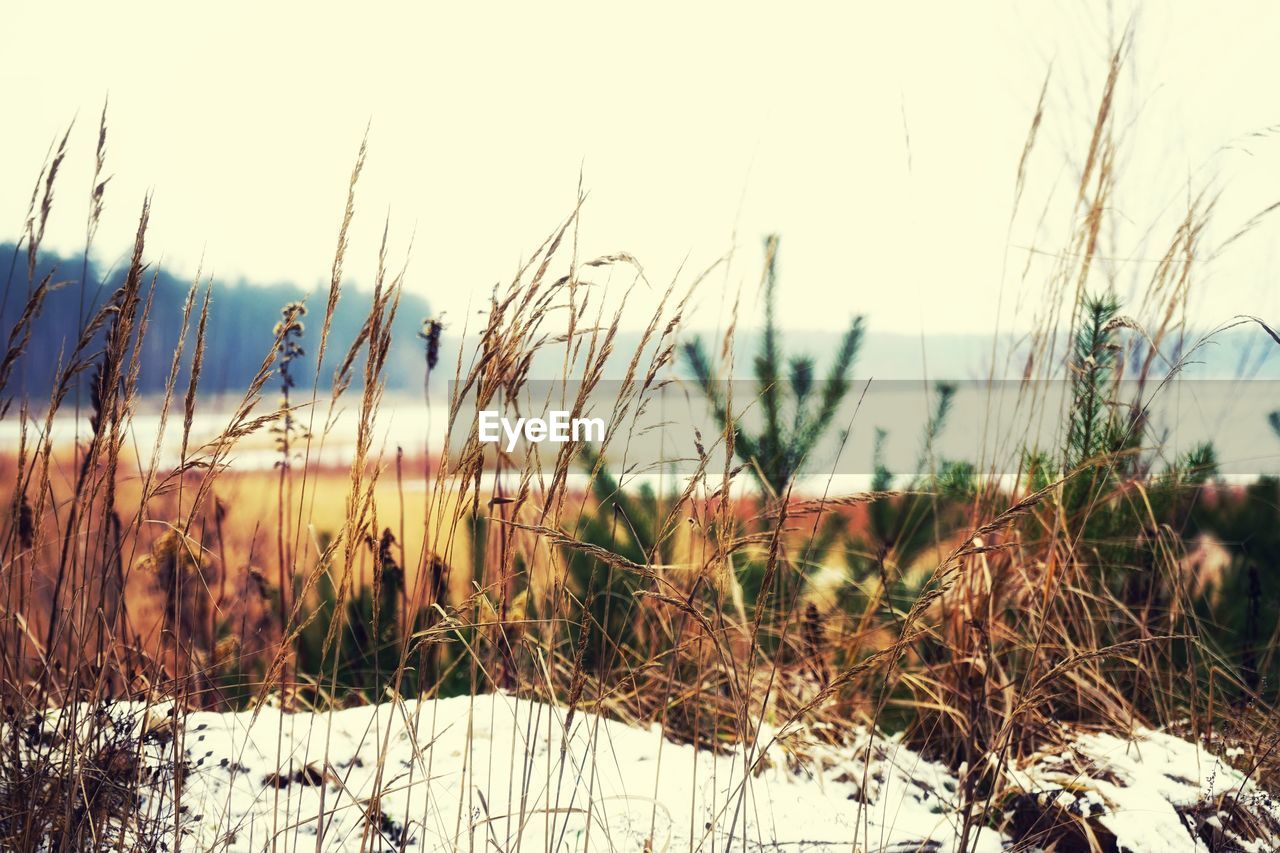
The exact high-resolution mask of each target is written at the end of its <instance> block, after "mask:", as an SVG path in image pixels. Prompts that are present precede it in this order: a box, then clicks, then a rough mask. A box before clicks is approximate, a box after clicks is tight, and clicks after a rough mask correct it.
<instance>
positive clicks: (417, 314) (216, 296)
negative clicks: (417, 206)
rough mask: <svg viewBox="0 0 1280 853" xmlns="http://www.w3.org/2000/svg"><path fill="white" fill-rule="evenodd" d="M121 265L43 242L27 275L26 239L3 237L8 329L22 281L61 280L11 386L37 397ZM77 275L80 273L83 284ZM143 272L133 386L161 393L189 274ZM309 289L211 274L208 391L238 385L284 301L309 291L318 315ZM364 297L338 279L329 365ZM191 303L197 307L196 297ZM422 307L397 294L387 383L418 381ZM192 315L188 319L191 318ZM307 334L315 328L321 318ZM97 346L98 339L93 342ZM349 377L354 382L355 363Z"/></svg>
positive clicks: (344, 344)
mask: <svg viewBox="0 0 1280 853" xmlns="http://www.w3.org/2000/svg"><path fill="white" fill-rule="evenodd" d="M124 274H125V270H124V267H123V265H122V266H120V267H113V268H108V269H104V268H103V267H102V266H101V265H100V264H99V263H97V262H95V261H94V260H93V259H92V258H91V259H90V260H89V263H88V265H87V266H86V265H85V261H84V258H83V257H80V256H75V257H63V256H59V255H57V254H54V253H50V252H41V253H40V254H39V256H38V257H37V258H36V264H35V273H34V275H30V276H29V275H28V258H27V254H26V248H25V246H23V247H16V246H15V245H14V243H12V242H7V243H0V276H2V277H3V281H4V288H3V295H2V296H0V323H2V324H3V325H2V326H0V328H2V329H3V334H4V335H6V336H7V335H9V334H10V332H11V330H13V329H14V327H15V326H16V324H17V323H18V320H19V319H20V317H21V314H22V310H23V307H24V305H25V304H26V302H27V292H28V290H29V288H34V287H36V286H38V285H39V284H40V282H42V281H44V280H45V279H46V278H49V279H50V281H51V283H53V284H54V285H59V284H60V286H58V287H57V289H56V290H54V291H53V292H51V293H50V294H49V296H48V298H47V299H46V300H45V303H44V306H43V309H42V311H41V313H40V316H39V317H37V318H36V319H35V321H34V322H33V324H32V327H31V340H30V342H29V343H28V344H27V347H26V350H27V356H26V357H25V358H24V359H23V360H22V364H21V365H20V366H19V369H18V370H17V371H15V373H16V375H15V376H14V377H13V379H12V380H11V384H12V387H13V390H14V391H19V390H20V391H21V393H20V394H19V395H18V396H25V395H30V396H31V397H33V398H37V399H38V398H39V397H41V396H42V395H45V394H47V393H48V391H49V389H50V388H51V387H52V385H53V377H54V375H55V374H56V372H57V370H58V365H59V363H60V362H62V361H64V360H65V358H66V354H67V353H68V352H69V351H70V349H71V348H72V347H73V346H74V345H75V341H76V338H77V336H78V335H79V333H80V330H81V329H82V328H83V326H84V320H85V318H87V317H89V316H91V315H92V313H93V311H94V310H95V309H97V308H98V307H100V306H101V305H102V304H103V303H104V302H105V301H106V300H108V299H110V297H111V294H112V292H113V291H114V290H115V289H116V288H117V287H119V285H120V283H121V281H122V280H123V277H124ZM82 281H83V282H85V284H84V285H83V286H82V285H81V282H82ZM146 282H147V286H148V287H149V288H150V286H151V285H152V284H154V297H153V303H152V308H151V318H150V321H149V328H148V330H147V334H146V335H145V336H144V338H143V342H142V346H143V353H142V356H143V357H142V359H141V364H142V373H141V375H140V376H139V378H138V390H139V391H140V392H142V393H143V394H158V393H161V392H163V390H164V382H165V378H166V376H167V375H168V372H169V368H170V363H171V361H172V359H173V352H174V349H175V348H176V347H177V340H178V335H179V333H180V331H181V328H182V323H181V320H182V310H183V306H184V304H185V303H186V299H187V293H188V292H189V291H190V288H191V281H190V280H189V279H183V278H178V277H177V276H175V275H173V274H172V273H170V272H168V271H166V270H164V269H163V268H159V267H155V268H152V269H151V270H148V275H147V279H146ZM206 286H207V282H202V283H201V292H200V298H201V299H202V298H203V295H204V288H205V287H206ZM308 297H309V292H308V291H307V290H304V289H303V288H301V287H299V286H297V285H294V284H284V283H278V284H260V283H255V282H249V281H245V280H243V279H242V280H240V281H236V282H234V283H231V282H223V281H220V280H217V279H216V278H215V280H214V283H213V299H212V301H211V302H210V307H209V327H208V334H207V338H206V340H207V345H206V351H205V356H204V370H203V373H202V375H201V379H200V388H201V391H202V392H204V393H206V394H219V393H223V392H228V391H237V392H239V391H243V389H244V388H245V386H246V385H247V384H248V382H249V381H250V380H251V379H252V378H253V375H254V373H255V372H256V371H257V370H258V368H259V367H260V366H261V365H262V360H263V358H265V357H266V355H267V353H268V351H269V350H270V349H271V347H272V344H273V341H274V338H273V336H272V329H273V328H274V326H275V324H276V322H277V321H278V320H279V319H280V311H281V309H282V308H283V307H284V306H285V305H287V304H289V303H290V302H294V301H296V300H300V299H301V300H307V303H308V306H309V307H310V308H312V309H314V310H315V311H316V312H317V317H322V316H323V314H324V307H325V306H324V302H325V299H326V298H327V294H320V296H319V297H318V298H317V299H316V300H314V302H313V301H312V300H310V299H309V298H308ZM371 299H372V293H371V292H370V291H369V290H367V289H361V288H359V287H345V288H344V289H343V292H342V298H341V299H340V300H339V301H338V306H337V309H336V311H335V313H334V316H333V328H332V331H331V332H330V338H329V348H328V354H326V356H325V361H326V362H327V363H329V364H330V365H332V364H336V362H337V360H338V359H340V358H341V357H342V355H343V354H344V353H345V352H346V351H347V349H348V348H349V347H350V346H351V343H352V341H354V340H355V338H356V335H357V334H358V332H359V330H360V326H361V325H362V324H363V323H364V320H365V318H366V317H367V316H368V314H369V306H370V301H371ZM195 312H196V313H198V312H199V299H198V300H197V303H196V308H195ZM428 313H429V309H428V306H427V303H426V301H425V300H424V299H422V298H421V297H419V296H415V295H413V294H410V293H404V294H402V296H401V298H400V307H399V311H398V313H397V314H396V318H395V322H394V325H393V329H394V333H393V336H392V343H391V353H390V356H389V358H388V363H387V385H388V387H389V388H392V389H394V390H404V391H415V390H416V391H421V389H422V376H423V357H424V356H423V350H422V341H421V340H420V339H419V338H418V336H417V332H418V331H419V330H420V329H421V328H422V321H423V319H424V318H426V317H427V315H428ZM197 319H198V318H193V320H192V327H193V328H194V326H195V323H196V320H197ZM317 322H319V321H318V320H317ZM314 334H315V335H316V336H317V337H318V334H319V329H318V328H317V329H316V330H315V332H314ZM311 338H312V332H311V330H310V329H308V330H307V332H306V333H304V336H303V338H302V346H303V348H304V349H305V348H307V346H308V344H309V343H310V341H311ZM97 346H98V345H97V344H96V343H95V345H94V347H93V348H94V349H96V348H97ZM192 349H193V348H192V347H190V346H188V347H187V352H186V353H185V355H184V359H185V360H186V361H188V362H189V361H190V359H191V352H192ZM327 369H328V368H326V371H327ZM295 370H296V375H295V379H296V381H297V382H298V383H299V384H303V385H309V384H311V381H312V379H313V372H314V360H313V359H300V360H299V361H298V362H297V366H296V368H295ZM355 379H356V383H357V384H358V383H359V381H360V377H359V372H358V371H357V376H356V377H355ZM89 380H90V376H89V374H88V373H83V374H82V375H81V377H80V381H81V383H83V384H84V386H85V387H87V383H88V382H89ZM328 381H329V377H328V376H322V377H321V386H322V387H323V386H324V385H325V384H326V383H327V382H328Z"/></svg>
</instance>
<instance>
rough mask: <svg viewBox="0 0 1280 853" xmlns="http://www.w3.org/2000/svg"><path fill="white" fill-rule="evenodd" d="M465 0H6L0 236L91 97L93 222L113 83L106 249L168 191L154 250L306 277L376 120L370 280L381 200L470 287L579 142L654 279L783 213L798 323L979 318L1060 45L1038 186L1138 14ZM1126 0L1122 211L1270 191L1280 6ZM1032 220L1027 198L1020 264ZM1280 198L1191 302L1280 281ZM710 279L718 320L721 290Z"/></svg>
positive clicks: (67, 219)
mask: <svg viewBox="0 0 1280 853" xmlns="http://www.w3.org/2000/svg"><path fill="white" fill-rule="evenodd" d="M449 5H450V8H449V9H448V10H445V9H444V8H438V9H432V10H426V9H425V8H424V7H419V6H417V5H416V4H415V6H413V7H410V6H408V5H403V6H400V5H379V4H360V5H359V6H357V5H347V6H345V7H343V8H342V9H341V11H336V10H335V11H321V10H322V9H329V8H332V7H327V6H322V5H313V4H267V3H256V4H252V5H249V4H246V5H238V4H234V3H224V4H215V5H211V6H204V5H202V6H195V5H189V4H157V5H155V6H150V7H145V6H143V5H142V4H130V9H131V11H129V12H124V11H121V8H119V7H116V8H111V7H109V6H108V4H92V5H90V4H86V5H67V4H57V3H47V2H41V3H27V4H22V5H21V6H19V7H18V8H9V9H7V10H6V12H5V27H4V32H3V34H2V35H0V40H2V41H0V85H2V86H3V91H4V93H5V100H6V107H7V109H6V111H5V112H6V119H7V120H6V122H5V127H4V130H3V138H4V156H3V157H0V198H2V199H3V201H4V205H3V209H0V223H8V224H6V225H3V226H2V227H0V239H7V238H12V237H14V236H16V235H17V233H18V232H19V229H20V227H21V224H22V219H23V215H24V213H25V210H26V206H27V200H28V198H29V197H30V193H31V186H32V182H33V181H34V179H35V177H36V175H37V172H38V170H39V167H40V165H41V162H42V161H43V159H44V157H45V155H46V152H47V150H48V148H49V146H50V143H51V141H52V140H54V139H55V138H56V137H57V136H58V135H59V133H60V130H61V128H63V127H64V126H65V125H66V123H67V122H68V121H69V120H70V119H71V118H72V117H73V116H76V115H77V114H78V118H77V124H76V129H75V132H74V134H73V142H72V157H71V158H70V160H69V162H68V164H67V166H66V169H65V172H64V174H63V176H62V179H61V181H60V184H59V186H58V191H57V198H56V207H55V213H54V215H53V219H52V222H51V224H50V229H51V230H50V234H49V237H48V240H47V244H48V245H50V246H51V247H54V248H57V249H60V250H63V251H73V252H76V251H79V250H80V248H81V246H82V239H83V230H84V217H85V211H86V199H85V196H86V190H87V188H88V184H89V182H90V180H89V178H90V168H91V159H92V150H93V145H94V139H95V135H96V131H97V118H98V113H99V111H100V109H101V106H102V100H103V97H104V95H106V94H107V93H110V112H109V126H110V130H109V133H110V137H109V151H108V171H109V172H110V173H111V174H112V175H113V176H114V177H113V180H112V182H111V183H110V185H109V188H108V193H107V202H106V203H107V214H106V220H105V221H104V224H103V226H102V228H101V230H100V232H99V235H98V239H97V246H98V247H99V249H100V252H99V254H100V257H101V258H102V259H103V260H107V261H112V260H115V259H116V258H118V257H119V255H120V254H121V253H123V252H124V251H125V250H126V247H127V246H128V244H129V240H130V237H131V234H132V231H133V228H134V225H135V219H136V211H137V208H138V206H139V203H140V201H141V198H142V195H143V193H144V192H145V191H146V190H147V189H152V190H154V193H155V201H154V210H153V220H152V221H153V225H152V229H151V237H150V240H149V247H150V249H151V254H152V257H153V258H162V259H163V262H164V263H165V264H166V265H167V266H168V267H169V268H171V269H173V270H175V271H177V272H180V273H183V274H190V273H191V272H194V270H195V267H196V264H197V262H198V261H199V259H200V258H201V257H202V256H203V257H204V258H205V268H206V271H210V270H211V271H212V272H214V273H215V274H216V276H217V277H218V279H220V280H228V279H234V278H237V277H239V276H241V275H243V276H246V277H248V278H251V279H254V280H259V281H275V280H290V281H295V282H298V283H300V284H303V285H306V286H310V285H313V284H315V283H316V282H317V281H319V280H320V279H322V278H324V277H325V276H327V270H328V267H329V264H330V262H331V259H332V252H333V242H334V235H335V233H336V229H337V224H338V221H339V218H340V216H341V209H342V204H343V200H344V197H345V192H346V180H347V175H348V173H349V170H350V167H351V163H352V161H353V158H354V155H355V152H356V149H357V147H358V144H359V141H360V137H361V135H362V133H363V132H364V128H365V124H366V122H369V121H371V122H372V130H371V133H370V154H369V161H368V166H367V169H366V173H365V176H364V178H363V180H362V182H361V188H360V194H359V196H358V202H357V203H358V212H357V222H356V232H355V239H354V241H353V245H352V251H351V254H350V255H349V257H348V263H347V269H348V273H349V275H350V276H351V278H352V279H354V280H355V281H357V282H364V283H367V282H369V280H370V279H371V277H372V270H373V264H374V259H375V253H376V248H377V247H376V243H377V239H378V237H379V236H380V233H381V228H382V223H383V217H384V215H385V214H386V213H387V212H388V211H389V212H390V216H391V222H392V235H393V241H394V245H395V246H397V247H400V246H403V245H404V243H405V242H406V241H407V239H408V237H409V235H410V233H411V232H413V231H415V230H416V234H417V237H416V244H415V249H414V253H413V262H412V265H411V276H410V280H409V283H408V286H409V287H410V288H411V289H413V290H415V291H417V292H420V293H422V294H423V295H424V296H426V297H427V298H428V299H429V300H431V302H432V304H433V305H434V306H435V307H436V308H437V309H443V310H446V311H448V312H449V314H450V316H451V318H457V317H458V315H460V314H462V313H464V312H465V311H466V310H467V306H468V304H469V302H472V301H473V300H474V301H476V302H478V301H479V300H481V299H482V298H483V296H484V295H485V294H486V293H487V292H488V289H489V287H490V286H491V285H492V284H493V283H494V282H495V281H498V280H499V279H502V280H505V279H507V278H508V277H509V276H510V274H511V273H512V272H513V271H514V269H515V267H516V265H517V263H518V261H519V260H520V259H521V258H522V257H524V256H525V255H527V254H528V253H529V252H530V251H532V250H533V249H534V248H536V246H537V245H538V244H539V243H540V242H541V240H542V238H543V237H544V236H545V235H546V233H547V232H548V231H550V230H551V228H552V227H553V226H554V225H555V223H556V222H557V221H558V220H559V219H561V218H562V217H563V216H564V215H565V214H566V213H567V212H568V211H569V210H570V207H571V204H572V201H573V199H574V194H575V192H576V187H577V181H578V173H579V169H580V168H581V169H583V171H584V174H585V185H586V188H587V189H588V191H589V192H590V199H589V201H588V204H587V207H586V210H585V218H584V222H583V231H582V248H581V254H582V255H583V256H588V255H595V254H600V253H604V252H611V251H617V250H624V251H629V252H631V253H632V254H634V255H635V256H637V257H638V258H639V259H640V260H641V262H642V263H643V264H644V265H645V267H646V269H647V270H648V272H649V275H650V278H651V280H653V281H655V282H659V283H660V282H664V281H665V280H666V279H668V278H669V277H670V276H671V275H672V274H673V273H674V272H675V270H676V269H677V267H678V265H679V264H680V263H681V262H682V261H683V260H684V259H685V258H688V259H689V265H690V267H702V266H705V265H706V264H708V263H709V262H710V261H712V260H713V259H715V258H716V257H719V256H720V255H722V254H724V253H726V252H727V251H729V250H730V248H731V247H732V246H733V245H734V242H735V235H736V241H737V244H738V246H739V247H740V249H739V254H738V256H737V259H736V260H735V263H734V266H733V268H732V270H731V272H730V276H729V281H730V283H736V282H739V281H747V282H750V283H751V284H752V285H753V284H754V281H755V278H756V275H757V269H758V261H759V256H760V252H759V239H760V237H761V236H762V235H763V234H765V233H767V232H769V231H778V232H780V233H781V234H782V236H783V244H782V246H783V250H782V251H783V254H782V258H781V273H782V279H781V281H782V286H783V296H784V298H783V303H784V304H783V306H782V312H781V315H782V319H783V321H784V322H785V323H786V324H788V325H791V326H793V327H822V328H834V327H840V326H843V325H844V324H845V323H846V322H847V319H848V317H849V315H850V314H852V313H855V312H866V313H867V314H869V316H870V320H871V324H872V328H873V329H892V330H898V331H908V332H918V331H924V332H936V331H943V330H960V331H989V330H990V329H992V328H993V326H994V321H993V318H994V309H993V305H994V304H995V300H996V297H997V294H998V292H999V290H1000V286H1001V270H1002V268H1003V265H1004V261H1005V258H1006V249H1007V248H1008V247H1009V245H1010V240H1009V239H1008V237H1007V228H1008V220H1009V214H1010V209H1011V193H1012V185H1013V177H1014V172H1015V169H1016V165H1017V161H1018V156H1019V153H1020V151H1021V148H1022V144H1023V141H1024V138H1025V136H1026V132H1027V128H1028V125H1029V122H1030V119H1031V116H1032V113H1033V110H1034V105H1035V101H1036V97H1037V95H1038V93H1039V90H1040V86H1041V83H1042V81H1043V79H1044V76H1045V73H1046V71H1047V69H1048V68H1049V66H1050V64H1052V65H1053V69H1054V70H1053V76H1052V78H1051V79H1052V83H1051V99H1050V109H1049V114H1048V116H1047V117H1046V126H1045V130H1044V132H1043V135H1042V138H1041V147H1040V148H1039V149H1038V151H1037V155H1036V158H1035V159H1034V160H1033V162H1032V170H1033V174H1034V176H1035V182H1034V183H1033V188H1034V190H1035V193H1036V194H1037V197H1036V199H1033V200H1032V202H1031V204H1030V207H1035V208H1038V207H1039V206H1040V205H1042V204H1043V201H1044V198H1045V197H1046V194H1048V193H1049V192H1051V191H1053V190H1054V189H1055V187H1056V189H1057V192H1059V193H1064V192H1066V191H1065V190H1064V189H1063V188H1064V187H1067V186H1068V185H1069V184H1070V183H1071V182H1072V180H1073V176H1072V174H1071V170H1072V166H1071V163H1072V162H1073V160H1072V159H1071V158H1077V157H1078V156H1079V155H1080V154H1081V152H1082V151H1083V141H1082V139H1081V136H1082V135H1083V134H1085V133H1087V131H1088V130H1089V128H1090V126H1091V124H1092V117H1093V113H1094V111H1095V109H1096V98H1097V94H1098V92H1099V90H1100V81H1101V76H1102V75H1103V74H1104V73H1105V60H1106V56H1107V54H1108V52H1109V46H1108V28H1109V21H1114V22H1115V26H1116V27H1123V25H1124V24H1125V22H1126V21H1127V20H1128V18H1129V15H1130V10H1129V7H1128V6H1126V5H1125V4H1123V3H1120V4H1116V7H1117V8H1116V9H1113V10H1111V11H1108V7H1107V6H1106V5H1104V4H1101V3H1099V4H1095V5H1093V6H1088V5H1086V4H1077V3H1074V2H1060V3H1025V4H1015V3H1006V2H999V3H990V4H953V3H937V4H911V5H908V4H897V3H874V4H871V3H866V4H857V5H855V4H841V5H835V4H833V5H831V6H829V7H825V8H823V9H822V10H821V11H819V10H818V7H817V6H805V8H804V10H801V9H799V8H797V7H798V6H799V4H769V5H743V4H725V5H711V4H692V3H689V4H672V5H663V4H656V5H655V4H644V5H643V7H638V6H637V7H631V8H624V7H623V6H622V5H621V4H581V5H571V4H555V11H551V9H550V7H545V6H543V5H542V4H520V5H516V4H511V5H502V4H449ZM1136 21H1137V26H1136V29H1137V41H1136V50H1135V53H1134V57H1133V61H1132V63H1131V64H1130V66H1129V67H1128V70H1127V73H1126V79H1125V83H1124V101H1123V108H1124V110H1125V117H1126V121H1127V120H1130V119H1131V120H1132V121H1133V122H1134V123H1133V125H1132V128H1131V130H1130V131H1129V133H1130V135H1129V137H1128V141H1129V143H1130V148H1129V149H1128V151H1129V153H1128V159H1127V161H1126V172H1125V175H1126V178H1125V184H1124V187H1123V189H1124V193H1123V194H1122V196H1121V198H1120V199H1119V200H1118V206H1119V207H1120V212H1121V213H1122V215H1123V217H1125V218H1127V221H1130V222H1132V223H1133V225H1134V228H1135V230H1141V228H1143V227H1145V225H1146V224H1147V223H1148V222H1149V221H1150V220H1151V218H1152V216H1154V211H1157V210H1160V209H1164V208H1165V207H1166V205H1168V204H1169V203H1170V202H1171V201H1172V202H1173V203H1174V205H1175V207H1176V205H1177V203H1178V200H1179V199H1181V198H1184V197H1185V196H1186V193H1187V186H1188V182H1189V181H1190V182H1191V184H1192V185H1199V184H1201V183H1203V182H1204V181H1206V180H1213V181H1214V184H1215V186H1217V187H1219V188H1220V189H1222V190H1223V193H1224V195H1223V201H1222V204H1221V206H1220V208H1219V211H1218V223H1219V227H1220V229H1221V233H1222V234H1227V233H1230V232H1232V231H1234V230H1235V229H1236V227H1238V225H1239V224H1240V223H1242V222H1243V221H1244V220H1246V219H1248V218H1249V217H1250V216H1251V215H1252V214H1254V213H1255V212H1257V210H1259V209H1261V208H1262V207H1264V206H1266V205H1267V204H1270V203H1271V202H1273V201H1276V200H1277V199H1280V144H1277V142H1276V141H1272V140H1270V139H1267V138H1256V139H1251V140H1249V144H1248V146H1247V147H1248V150H1243V148H1244V146H1242V145H1241V144H1240V143H1241V139H1242V137H1244V135H1246V134H1248V133H1250V132H1252V131H1257V130H1260V129H1263V128H1265V127H1268V126H1271V125H1277V124H1280V51H1277V50H1276V49H1275V47H1276V45H1277V44H1280V39H1278V38H1277V36H1280V7H1276V6H1274V5H1273V4H1269V3H1256V4H1249V5H1243V4H1221V3H1214V4H1209V3H1204V4H1190V3H1187V4H1177V5H1175V4H1164V3H1153V4H1150V5H1149V6H1146V7H1144V8H1141V9H1139V11H1138V13H1137V18H1136ZM908 132H909V136H910V150H909V153H908V146H907V143H906V138H907V133H908ZM1232 144H1234V147H1231V148H1230V149H1229V150H1225V151H1224V150H1222V148H1223V146H1228V145H1232ZM1175 212H1176V211H1175ZM4 217H7V219H5V218H4ZM1034 218H1035V217H1030V224H1034ZM1029 227H1030V225H1028V226H1026V227H1024V228H1022V230H1021V231H1019V230H1018V229H1015V234H1014V238H1013V240H1012V243H1013V247H1012V249H1011V250H1010V251H1011V254H1010V256H1009V257H1010V258H1012V259H1014V260H1015V261H1016V263H1013V264H1012V266H1013V267H1020V266H1021V264H1022V261H1023V259H1024V258H1023V256H1022V255H1021V254H1020V253H1021V252H1022V251H1023V249H1021V248H1020V246H1024V245H1026V244H1028V243H1029V242H1030V232H1029V231H1027V230H1026V228H1029ZM1277 228H1280V220H1277V221H1275V222H1269V223H1267V224H1266V225H1265V226H1264V227H1262V228H1260V229H1259V230H1258V231H1256V232H1255V233H1254V234H1253V235H1252V236H1250V237H1249V238H1247V239H1246V240H1243V241H1241V242H1240V243H1238V244H1237V245H1236V246H1235V248H1234V249H1233V253H1232V255H1231V256H1230V259H1229V260H1227V261H1224V262H1222V263H1221V264H1218V265H1217V266H1215V267H1214V268H1212V269H1210V270H1208V271H1206V272H1207V279H1206V284H1205V286H1203V287H1202V288H1201V289H1200V299H1201V301H1200V303H1199V305H1200V308H1201V311H1202V314H1203V317H1204V320H1205V322H1206V323H1211V322H1215V321H1217V320H1220V319H1223V318H1225V317H1229V316H1231V315H1233V314H1237V313H1246V312H1247V313H1256V314H1262V315H1264V316H1269V317H1272V318H1273V319H1274V318H1276V315H1277V313H1280V296H1278V295H1277V294H1278V291H1280V288H1277V287H1275V285H1274V277H1275V274H1276V272H1277V259H1276V257H1275V256H1274V254H1273V252H1272V249H1271V246H1272V244H1274V243H1275V242H1276V238H1277V236H1278V234H1280V232H1278V231H1277ZM1024 232H1025V233H1024ZM1049 242H1050V243H1052V240H1050V241H1049ZM1133 249H1134V247H1133V246H1129V247H1124V246H1121V247H1117V253H1118V254H1125V253H1126V252H1128V251H1130V250H1133ZM1015 278H1016V277H1009V278H1008V279H1007V286H1008V287H1017V286H1018V285H1017V283H1016V280H1015ZM719 287H720V284H719V282H717V285H716V287H715V288H713V289H712V290H710V291H708V292H707V294H706V296H704V298H703V300H702V302H701V308H700V311H701V313H700V314H699V315H698V316H697V319H698V320H699V321H702V322H707V321H708V318H711V319H712V320H713V319H714V312H715V311H716V310H717V309H719V308H720V307H721V306H722V305H723V300H722V299H721V298H720V297H721V293H722V292H723V291H722V290H720V289H719ZM1007 304H1011V303H1007ZM1016 321H1017V320H1016V318H1015V322H1016ZM1005 322H1006V323H1007V322H1008V317H1007V316H1006V320H1005Z"/></svg>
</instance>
